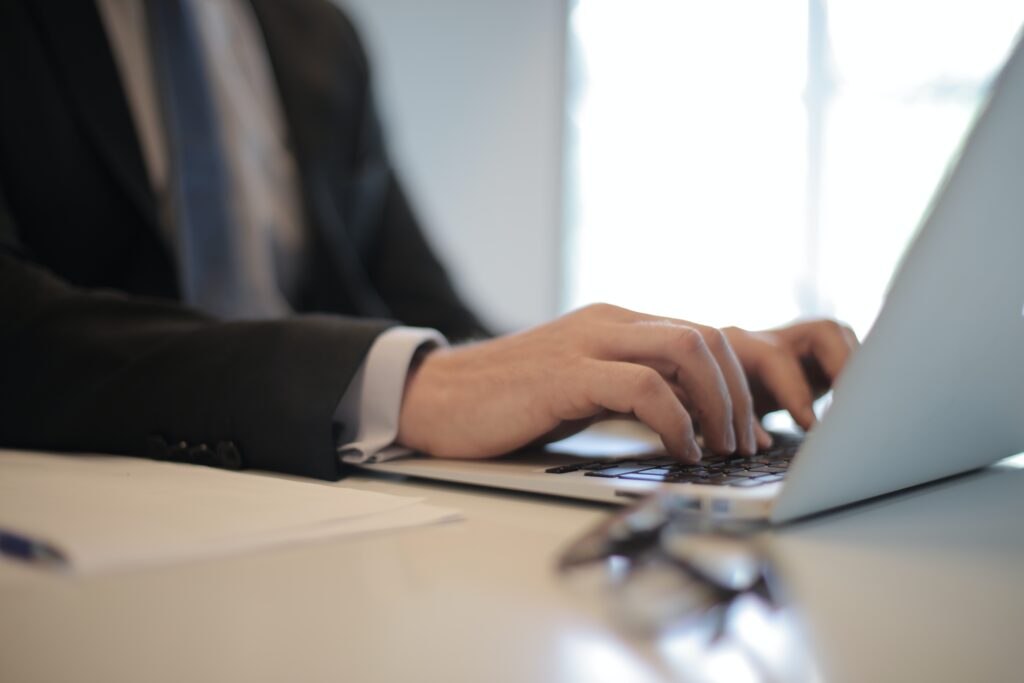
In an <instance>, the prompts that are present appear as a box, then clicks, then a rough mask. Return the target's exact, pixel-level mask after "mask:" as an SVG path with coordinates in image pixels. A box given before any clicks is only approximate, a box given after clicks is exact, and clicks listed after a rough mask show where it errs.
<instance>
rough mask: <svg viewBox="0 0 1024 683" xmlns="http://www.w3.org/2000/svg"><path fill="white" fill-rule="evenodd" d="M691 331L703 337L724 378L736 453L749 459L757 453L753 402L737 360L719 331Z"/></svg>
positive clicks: (709, 329) (715, 329)
mask: <svg viewBox="0 0 1024 683" xmlns="http://www.w3.org/2000/svg"><path fill="white" fill-rule="evenodd" d="M694 328H695V329H696V330H697V331H698V332H700V333H701V336H702V337H704V343H705V344H706V345H707V347H708V349H709V350H710V351H711V354H712V355H713V356H714V357H715V360H716V361H717V362H718V367H719V368H720V369H721V371H722V376H723V377H724V378H725V384H726V386H727V387H728V389H729V398H730V399H731V401H732V421H733V431H734V432H735V433H736V450H737V452H739V453H740V454H741V455H753V454H754V453H756V452H757V436H756V433H755V428H754V425H755V424H756V423H757V417H756V416H755V414H754V398H753V396H751V394H750V385H749V384H747V375H746V373H744V372H743V367H742V366H741V365H740V361H739V358H737V357H736V353H735V351H733V348H732V346H731V345H730V344H729V341H728V340H727V339H726V337H725V335H724V334H722V332H721V331H720V330H718V329H717V328H714V327H704V326H700V325H695V326H694Z"/></svg>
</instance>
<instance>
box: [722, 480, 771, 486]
mask: <svg viewBox="0 0 1024 683" xmlns="http://www.w3.org/2000/svg"><path fill="white" fill-rule="evenodd" d="M765 483H767V482H765V481H763V480H761V479H750V478H747V479H738V480H736V481H734V482H733V483H732V484H730V486H742V487H747V486H759V485H761V484H765Z"/></svg>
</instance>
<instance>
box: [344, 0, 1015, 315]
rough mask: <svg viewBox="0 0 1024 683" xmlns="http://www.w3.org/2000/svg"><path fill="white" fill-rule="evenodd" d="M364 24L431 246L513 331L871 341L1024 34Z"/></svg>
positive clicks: (603, 5) (496, 7) (509, 12)
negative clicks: (796, 331)
mask: <svg viewBox="0 0 1024 683" xmlns="http://www.w3.org/2000/svg"><path fill="white" fill-rule="evenodd" d="M341 4H342V5H343V6H344V7H346V8H347V9H348V10H349V12H350V14H351V15H352V17H353V18H354V20H355V21H356V23H357V24H358V26H359V27H360V29H361V30H362V32H363V36H364V39H365V41H366V43H367V49H368V51H369V52H370V55H371V58H372V60H373V65H374V68H375V78H376V85H377V99H378V101H379V103H380V105H381V108H382V110H383V116H384V119H385V123H386V125H387V130H388V132H389V139H390V147H391V151H392V155H393V157H394V159H395V162H396V165H397V166H398V167H399V169H400V171H401V174H402V176H403V178H404V179H405V182H406V185H407V187H408V189H409V192H410V194H411V195H412V197H413V200H414V202H415V204H416V206H417V208H418V210H419V214H420V215H421V218H422V220H423V222H424V224H425V226H426V228H427V230H428V231H429V233H430V235H431V238H432V241H433V243H434V244H435V246H436V247H437V248H438V250H439V251H440V252H441V253H442V254H443V256H444V257H445V259H446V262H447V263H448V264H449V266H450V267H451V269H452V271H453V272H454V274H455V275H456V278H457V280H458V283H459V286H460V290H461V291H462V292H463V293H464V294H465V295H466V297H467V299H469V301H470V302H471V303H472V304H474V305H475V307H476V309H477V310H479V311H480V312H481V313H482V315H483V316H484V318H485V319H486V320H488V321H489V322H490V323H491V324H492V325H493V326H495V327H497V328H498V329H501V330H511V329H515V328H520V327H524V326H527V325H532V324H536V323H539V322H542V321H544V320H546V319H549V318H551V317H553V316H554V315H557V314H558V313H561V312H564V311H566V310H569V309H571V308H575V307H578V306H581V305H584V304H586V303H590V302H593V301H608V302H611V303H616V304H619V305H622V306H627V307H629V308H634V309H637V310H641V311H645V312H650V313H657V314H660V315H669V316H674V317H680V318H686V319H690V320H696V321H700V322H704V323H708V324H714V325H726V324H738V325H741V326H746V327H754V328H756V327H765V326H772V325H776V324H780V323H782V322H785V321H787V320H790V319H793V318H795V317H802V316H815V315H828V316H836V317H839V318H841V319H843V320H846V321H847V322H849V323H850V324H851V325H853V326H854V328H855V329H856V331H857V332H858V334H861V335H864V334H865V333H866V332H867V331H868V330H869V329H870V326H871V323H872V321H873V320H874V317H875V315H876V314H877V311H878V308H879V306H880V305H881V303H882V300H883V297H884V293H885V288H886V284H887V282H888V280H889V277H890V276H891V274H892V270H893V268H894V267H895V265H896V264H897V263H898V261H899V258H900V255H901V254H902V252H903V250H904V248H905V247H906V245H907V244H908V240H909V239H910V238H911V237H912V235H913V233H914V230H915V228H916V227H917V225H918V223H919V220H920V218H921V216H922V214H923V213H924V212H925V210H926V208H927V206H928V201H929V199H930V197H931V195H932V193H933V191H934V189H935V187H936V185H937V184H938V182H939V181H940V180H941V178H942V175H943V173H944V171H945V169H946V167H947V165H948V164H949V162H950V161H951V159H952V158H954V156H955V153H956V150H957V147H958V145H959V144H960V142H961V141H962V138H963V135H964V133H965V131H966V130H967V128H968V127H969V125H970V122H971V121H972V119H973V117H974V116H975V114H976V113H977V110H978V107H979V105H980V104H981V103H982V102H983V101H984V97H985V94H986V92H987V89H988V87H989V86H990V84H991V82H992V79H993V77H994V76H995V74H996V73H997V71H998V68H999V66H1000V65H1001V63H1002V60H1003V59H1004V58H1005V56H1006V54H1007V53H1008V51H1009V49H1010V47H1011V45H1012V44H1013V41H1014V39H1015V36H1016V35H1017V34H1018V32H1019V30H1020V27H1021V24H1022V22H1024V0H939V1H936V0H931V1H925V0H885V1H883V0H859V1H858V2H849V1H848V2H827V1H826V0H781V1H780V2H774V3H765V2H763V1H758V0H728V1H727V2H721V1H719V2H712V1H710V0H706V1H688V0H631V1H630V2H622V1H621V0H516V1H515V2H508V1H507V0H432V2H430V3H422V2H416V1H414V0H341ZM1022 125H1024V123H1022Z"/></svg>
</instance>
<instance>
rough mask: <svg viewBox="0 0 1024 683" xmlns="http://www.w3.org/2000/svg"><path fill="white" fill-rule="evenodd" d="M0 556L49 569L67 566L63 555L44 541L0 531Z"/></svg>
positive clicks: (66, 560) (3, 530)
mask: <svg viewBox="0 0 1024 683" xmlns="http://www.w3.org/2000/svg"><path fill="white" fill-rule="evenodd" d="M0 555H2V556H4V557H12V558H14V559H16V560H20V561H22V562H28V563H30V564H35V565H41V566H44V567H47V568H50V569H56V568H63V567H67V566H68V559H67V557H65V555H64V553H62V552H61V551H60V550H58V549H57V548H55V547H54V546H52V545H50V544H49V543H46V542H45V541H40V540H36V539H33V538H29V537H28V536H24V535H22V534H17V533H14V532H12V531H7V530H5V529H0Z"/></svg>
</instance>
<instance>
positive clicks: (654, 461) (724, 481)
mask: <svg viewBox="0 0 1024 683" xmlns="http://www.w3.org/2000/svg"><path fill="white" fill-rule="evenodd" d="M772 436H773V438H774V440H775V443H774V444H773V446H772V447H771V448H770V449H768V450H766V451H763V452H760V453H758V454H756V455H753V456H750V457H746V456H741V455H730V456H724V457H723V456H720V455H715V454H713V453H711V452H710V451H704V455H703V457H702V458H701V461H700V462H699V463H697V464H696V465H687V464H685V463H681V462H679V461H678V460H674V459H672V458H669V457H660V458H638V459H636V460H581V461H580V462H574V463H571V464H568V465H559V466H557V467H550V468H548V469H546V470H544V471H545V472H548V473H549V474H567V473H569V472H582V473H583V474H584V475H585V476H588V477H603V478H606V479H632V480H638V481H655V482H662V483H666V484H708V485H711V486H738V487H750V486H760V485H762V484H770V483H772V482H776V481H781V480H782V478H783V477H785V476H786V472H787V471H788V470H789V464H790V462H792V460H793V456H794V455H795V454H796V451H797V449H798V448H799V447H800V443H801V441H802V439H801V438H800V437H797V436H793V435H789V434H773V435H772Z"/></svg>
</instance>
